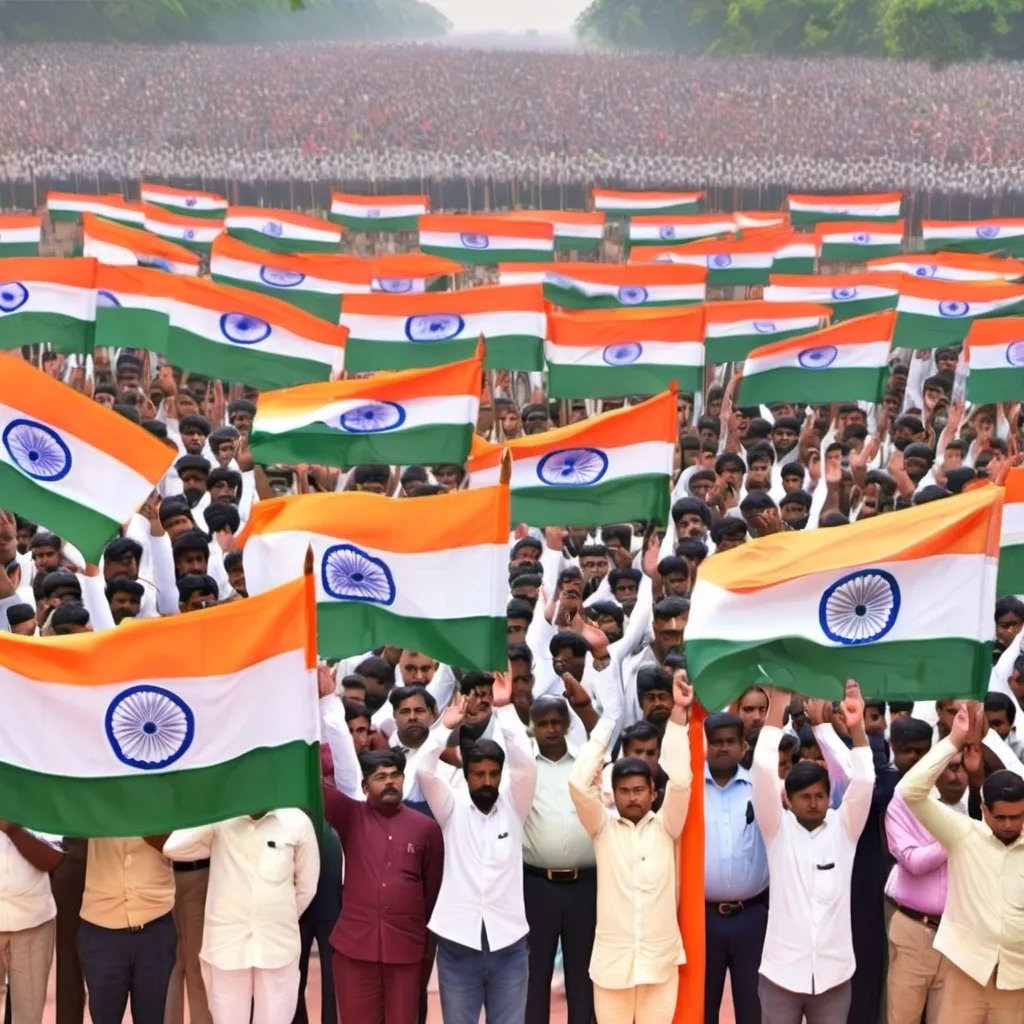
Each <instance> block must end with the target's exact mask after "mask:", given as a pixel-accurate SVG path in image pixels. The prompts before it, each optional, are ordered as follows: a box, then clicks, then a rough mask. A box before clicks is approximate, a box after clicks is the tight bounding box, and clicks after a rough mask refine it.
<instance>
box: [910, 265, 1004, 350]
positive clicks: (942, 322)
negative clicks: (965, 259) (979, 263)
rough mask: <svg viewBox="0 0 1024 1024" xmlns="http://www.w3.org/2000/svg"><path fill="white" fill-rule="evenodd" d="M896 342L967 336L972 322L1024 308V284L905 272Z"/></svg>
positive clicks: (920, 343) (923, 344)
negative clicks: (936, 277)
mask: <svg viewBox="0 0 1024 1024" xmlns="http://www.w3.org/2000/svg"><path fill="white" fill-rule="evenodd" d="M896 308H897V309H898V310H899V317H898V319H897V321H896V334H895V336H894V338H893V343H894V344H895V345H897V346H899V347H907V348H940V347H941V346H943V345H956V344H959V343H960V342H962V341H963V340H964V339H965V338H966V337H967V332H968V331H969V330H970V328H971V323H972V322H973V321H975V320H979V319H982V320H987V319H990V318H992V317H1004V316H1014V315H1017V314H1019V313H1022V312H1024V285H1013V284H1007V283H1005V282H1002V281H968V282H966V283H965V282H963V281H935V280H928V279H927V278H919V277H909V276H907V275H904V277H903V284H902V285H901V286H900V297H899V304H898V305H897V307H896Z"/></svg>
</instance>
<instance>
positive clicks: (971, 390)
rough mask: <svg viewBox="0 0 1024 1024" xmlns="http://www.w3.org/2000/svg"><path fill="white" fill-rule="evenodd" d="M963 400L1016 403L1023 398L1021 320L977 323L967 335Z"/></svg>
mask: <svg viewBox="0 0 1024 1024" xmlns="http://www.w3.org/2000/svg"><path fill="white" fill-rule="evenodd" d="M967 366H968V369H969V376H968V378H967V400H968V401H969V402H973V403H975V404H977V405H986V404H988V403H989V402H1019V401H1020V399H1021V396H1022V395H1024V317H1020V316H1009V317H1005V318H999V319H996V320H977V321H975V322H974V323H973V324H971V329H970V331H968V333H967Z"/></svg>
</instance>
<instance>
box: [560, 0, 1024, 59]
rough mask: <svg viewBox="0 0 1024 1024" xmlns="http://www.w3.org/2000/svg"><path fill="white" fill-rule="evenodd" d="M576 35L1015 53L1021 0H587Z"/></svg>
mask: <svg viewBox="0 0 1024 1024" xmlns="http://www.w3.org/2000/svg"><path fill="white" fill-rule="evenodd" d="M576 27H577V32H578V34H579V35H580V36H581V38H583V39H585V40H587V41H590V42H595V43H599V44H602V45H605V46H614V47H621V48H630V49H632V48H639V49H660V50H665V49H668V50H673V51H676V52H679V53H701V54H709V55H712V56H723V57H724V56H747V55H758V56H785V57H792V56H809V55H826V54H837V55H840V54H841V55H862V56H883V55H885V56H890V57H893V58H897V59H901V60H922V61H929V62H930V63H932V64H937V65H943V64H950V63H960V62H965V61H977V60H987V59H1001V60H1020V59H1022V58H1024V0H592V2H591V4H590V6H589V7H588V8H587V9H586V10H585V11H584V12H583V14H581V15H580V18H579V20H578V21H577V26H576Z"/></svg>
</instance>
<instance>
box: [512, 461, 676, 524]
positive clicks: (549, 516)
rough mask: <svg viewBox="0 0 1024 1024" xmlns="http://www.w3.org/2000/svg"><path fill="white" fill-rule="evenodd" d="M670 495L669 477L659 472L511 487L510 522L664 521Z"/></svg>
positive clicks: (608, 522) (666, 517)
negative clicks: (584, 483) (574, 483)
mask: <svg viewBox="0 0 1024 1024" xmlns="http://www.w3.org/2000/svg"><path fill="white" fill-rule="evenodd" d="M670 498H671V491H670V488H669V479H668V476H667V475H665V476H663V475H661V474H660V473H647V474H643V475H641V476H626V477H622V478H620V479H618V480H612V481H610V482H609V483H603V484H602V483H598V484H588V485H587V486H586V487H545V486H543V485H542V486H540V487H514V488H513V490H512V521H513V522H515V523H527V524H528V525H529V526H541V527H543V526H608V525H610V524H612V523H631V522H640V521H642V520H645V519H656V520H658V522H667V521H668V513H669V505H670V504H671V501H670ZM598 520H599V521H598Z"/></svg>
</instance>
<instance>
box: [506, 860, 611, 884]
mask: <svg viewBox="0 0 1024 1024" xmlns="http://www.w3.org/2000/svg"><path fill="white" fill-rule="evenodd" d="M523 867H524V868H525V869H526V873H527V874H528V875H536V876H537V877H538V878H546V879H547V880H548V881H549V882H582V881H583V880H584V879H586V878H597V868H535V867H534V866H533V865H532V864H524V865H523Z"/></svg>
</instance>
